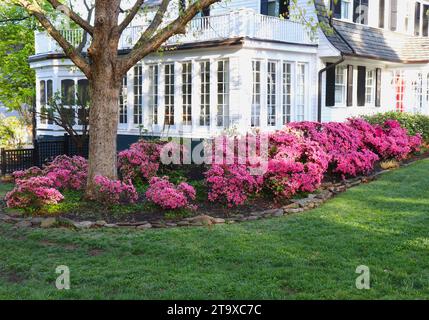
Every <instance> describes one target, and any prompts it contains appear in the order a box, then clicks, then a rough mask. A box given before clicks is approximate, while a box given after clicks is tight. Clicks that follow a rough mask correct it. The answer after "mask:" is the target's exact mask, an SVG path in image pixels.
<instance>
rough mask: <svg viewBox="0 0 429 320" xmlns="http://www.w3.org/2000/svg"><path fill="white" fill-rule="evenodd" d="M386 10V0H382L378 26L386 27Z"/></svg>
mask: <svg viewBox="0 0 429 320" xmlns="http://www.w3.org/2000/svg"><path fill="white" fill-rule="evenodd" d="M385 12H386V3H385V0H380V7H379V11H378V27H379V28H382V29H383V28H384V14H385Z"/></svg>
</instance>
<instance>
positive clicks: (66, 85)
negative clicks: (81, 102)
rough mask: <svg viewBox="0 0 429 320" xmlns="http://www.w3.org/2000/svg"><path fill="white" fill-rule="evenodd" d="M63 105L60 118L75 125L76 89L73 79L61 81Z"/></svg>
mask: <svg viewBox="0 0 429 320" xmlns="http://www.w3.org/2000/svg"><path fill="white" fill-rule="evenodd" d="M61 104H62V107H61V108H60V109H59V113H60V114H59V116H60V118H62V119H64V120H66V121H67V122H68V123H70V124H73V125H74V124H75V109H74V108H75V105H76V88H75V82H74V80H73V79H65V80H61Z"/></svg>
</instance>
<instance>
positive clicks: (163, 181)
mask: <svg viewBox="0 0 429 320" xmlns="http://www.w3.org/2000/svg"><path fill="white" fill-rule="evenodd" d="M195 196H196V192H195V189H194V188H193V187H192V186H190V185H189V184H187V183H185V182H181V183H179V184H178V185H177V186H176V185H174V184H173V183H171V182H170V181H169V179H168V177H162V178H158V177H153V178H152V179H151V180H150V185H149V188H148V189H147V191H146V198H147V199H148V200H149V201H151V202H153V203H155V204H156V205H158V206H160V207H161V208H163V209H166V210H178V209H191V210H194V209H196V206H194V205H192V204H191V201H193V200H195Z"/></svg>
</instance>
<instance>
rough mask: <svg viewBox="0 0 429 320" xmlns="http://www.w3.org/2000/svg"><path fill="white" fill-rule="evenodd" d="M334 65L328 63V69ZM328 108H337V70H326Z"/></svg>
mask: <svg viewBox="0 0 429 320" xmlns="http://www.w3.org/2000/svg"><path fill="white" fill-rule="evenodd" d="M331 65H332V63H327V64H326V67H329V66H331ZM326 106H327V107H333V106H335V68H334V67H333V68H329V69H327V70H326Z"/></svg>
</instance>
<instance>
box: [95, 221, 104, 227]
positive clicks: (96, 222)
mask: <svg viewBox="0 0 429 320" xmlns="http://www.w3.org/2000/svg"><path fill="white" fill-rule="evenodd" d="M106 224H107V222H106V221H104V220H98V221H95V225H96V226H97V227H104V226H105V225H106Z"/></svg>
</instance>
